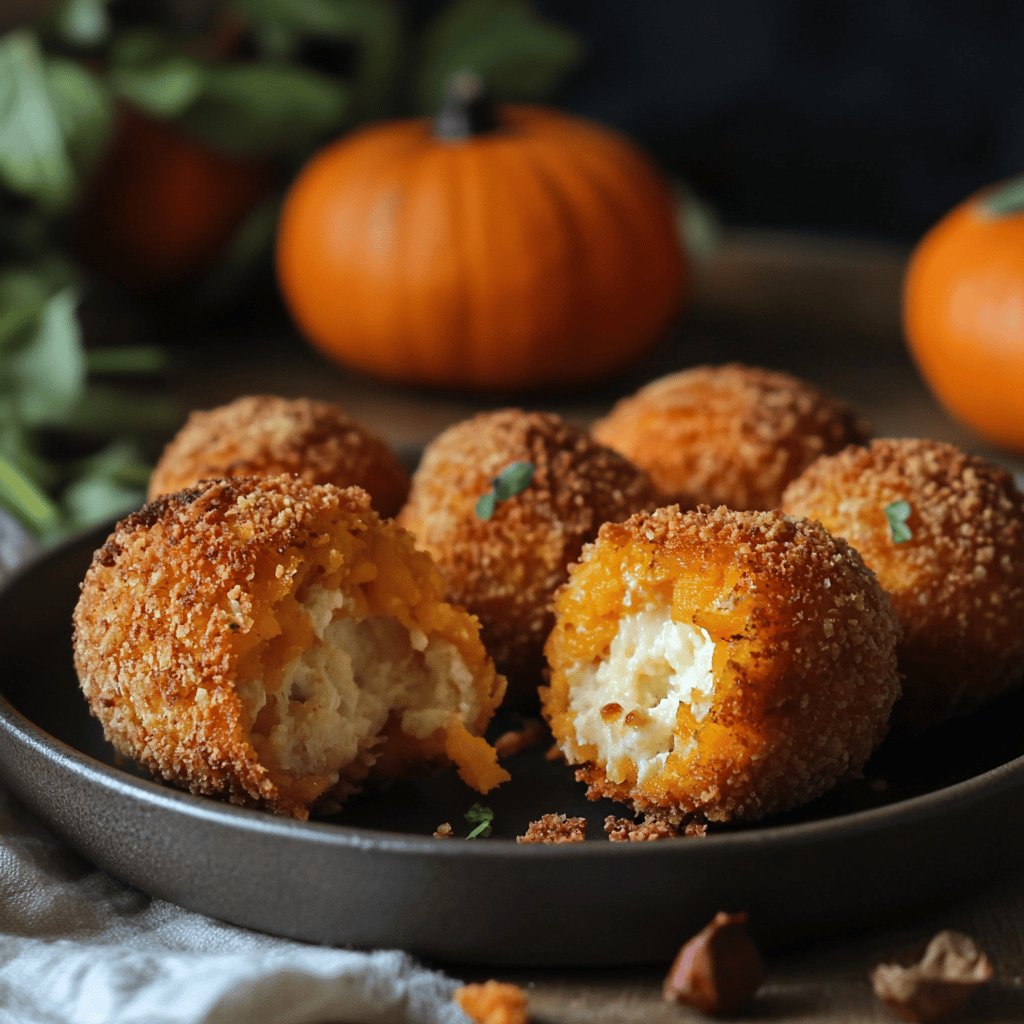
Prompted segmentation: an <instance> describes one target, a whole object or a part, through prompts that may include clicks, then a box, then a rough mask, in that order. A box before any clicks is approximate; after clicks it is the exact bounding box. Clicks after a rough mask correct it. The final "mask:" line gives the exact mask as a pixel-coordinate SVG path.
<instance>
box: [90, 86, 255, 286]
mask: <svg viewBox="0 0 1024 1024" xmlns="http://www.w3.org/2000/svg"><path fill="white" fill-rule="evenodd" d="M273 184H274V179H273V176H272V174H271V171H270V169H269V167H268V166H267V165H265V164H263V163H261V162H259V161H257V160H251V159H243V158H240V157H233V156H228V155H226V154H223V153H218V152H216V151H215V150H213V149H211V148H210V147H209V146H206V145H204V144H203V143H201V142H198V141H197V140H195V139H192V138H190V137H189V136H187V135H185V134H184V133H183V132H182V131H181V130H180V129H179V128H177V127H176V126H175V125H174V124H173V123H170V122H165V121H158V120H156V119H155V118H152V117H150V116H149V115H147V114H144V113H142V112H141V111H139V110H136V109H134V108H132V107H127V106H126V107H124V108H123V109H122V110H121V112H120V115H119V121H118V126H117V130H116V133H115V136H114V141H113V142H112V144H111V147H110V151H109V153H108V154H107V156H106V158H105V160H104V163H103V165H102V166H101V168H100V170H99V173H98V174H97V175H96V179H95V182H94V184H93V187H92V189H91V190H90V191H89V192H88V193H87V195H86V196H85V198H84V200H83V204H82V209H81V212H80V216H79V222H78V240H79V249H80V250H81V252H82V253H83V255H84V256H85V258H86V260H87V261H88V262H89V263H91V264H92V265H93V266H94V267H96V268H97V269H99V270H101V271H103V272H105V273H107V274H109V275H110V276H111V277H113V278H115V279H116V280H119V281H121V282H122V283H123V284H125V285H127V286H129V287H131V288H136V289H142V290H145V289H149V288H159V287H161V286H164V285H169V284H175V283H178V282H180V281H182V280H184V279H186V278H188V277H189V276H191V275H192V274H194V273H196V272H197V271H199V270H202V269H203V268H204V267H206V266H207V265H208V264H210V263H211V262H212V261H213V260H214V259H215V258H216V257H217V255H219V253H220V252H221V250H222V249H223V248H224V246H225V245H226V244H227V242H228V240H229V239H230V238H231V236H232V234H233V233H234V231H235V229H236V228H238V226H239V225H240V224H241V222H242V220H243V219H244V218H245V216H246V214H248V213H249V212H250V210H252V209H253V207H254V206H255V205H256V204H257V203H258V202H259V201H260V199H262V198H263V197H264V196H266V195H267V194H268V193H269V192H270V190H271V188H272V187H273Z"/></svg>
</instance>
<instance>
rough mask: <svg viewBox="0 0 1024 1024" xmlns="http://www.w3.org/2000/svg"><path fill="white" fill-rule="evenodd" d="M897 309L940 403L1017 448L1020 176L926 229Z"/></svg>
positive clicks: (1023, 279)
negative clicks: (928, 230)
mask: <svg viewBox="0 0 1024 1024" xmlns="http://www.w3.org/2000/svg"><path fill="white" fill-rule="evenodd" d="M903 310H904V325H905V328H906V333H907V338H908V340H909V342H910V348H911V351H912V352H913V354H914V358H915V359H916V361H917V364H918V367H919V368H920V370H921V373H922V375H923V376H924V378H925V380H926V381H927V382H928V384H929V385H930V386H931V388H932V390H933V391H934V393H935V395H936V397H937V398H938V399H939V401H940V402H941V403H942V404H943V405H944V406H945V407H946V409H947V410H949V412H950V413H952V414H953V415H954V416H955V417H957V418H958V419H960V420H962V421H963V422H964V423H965V424H967V426H969V427H971V428H972V429H973V430H975V431H977V433H979V434H980V435H981V436H982V437H985V438H987V439H988V440H990V441H993V442H995V443H996V444H999V445H1003V446H1005V447H1007V448H1012V449H1016V450H1018V451H1024V178H1018V179H1015V180H1014V181H1011V182H1009V183H1007V184H1004V185H1001V186H997V187H995V188H993V189H988V190H986V191H984V192H982V193H980V194H979V195H976V196H973V197H972V198H970V199H968V200H966V201H965V202H963V203H961V204H960V205H959V206H957V207H956V208H955V209H954V210H953V211H952V212H951V213H949V214H948V215H947V216H946V217H945V218H944V219H943V220H941V221H940V222H939V223H938V224H937V225H936V226H935V227H934V228H932V230H931V231H930V232H929V233H928V234H927V235H925V237H924V238H923V239H922V240H921V242H920V243H919V245H918V246H917V249H916V250H915V251H914V254H913V256H912V257H911V260H910V265H909V267H908V269H907V276H906V279H905V282H904V306H903Z"/></svg>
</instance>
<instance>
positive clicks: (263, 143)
mask: <svg viewBox="0 0 1024 1024" xmlns="http://www.w3.org/2000/svg"><path fill="white" fill-rule="evenodd" d="M348 104H349V87H348V86H347V85H346V84H345V83H344V82H341V81H339V80H337V79H333V78H328V77H327V76H326V75H320V74H317V73H316V72H314V71H309V70H307V69H305V68H301V67H295V66H290V65H287V64H279V63H274V62H262V63H251V64H236V65H221V66H219V67H211V68H210V69H209V70H208V72H207V75H206V82H205V87H204V89H203V92H202V95H201V96H200V97H199V99H198V100H197V101H196V102H195V103H194V104H193V105H192V106H191V107H190V108H189V110H188V111H187V112H186V114H185V115H184V117H183V118H182V124H183V126H184V127H185V128H186V129H187V130H188V131H190V132H191V133H192V134H194V135H196V136H198V137H199V138H201V139H203V140H205V141H206V142H208V143H209V144H210V145H211V146H215V147H217V148H218V149H222V150H225V151H227V152H231V153H236V154H239V155H249V156H280V155H287V154H291V153H298V152H306V151H308V150H309V149H310V148H311V147H313V146H315V145H316V144H317V143H319V142H320V141H321V140H322V139H323V138H324V137H325V136H328V135H331V134H335V133H337V132H338V131H339V130H340V129H341V127H342V126H343V125H344V120H345V114H346V111H347V109H348Z"/></svg>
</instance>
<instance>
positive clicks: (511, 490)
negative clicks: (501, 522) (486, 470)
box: [476, 462, 536, 519]
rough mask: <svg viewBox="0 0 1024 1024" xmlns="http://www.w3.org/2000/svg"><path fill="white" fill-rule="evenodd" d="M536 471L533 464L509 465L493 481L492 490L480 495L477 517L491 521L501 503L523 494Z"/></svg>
mask: <svg viewBox="0 0 1024 1024" xmlns="http://www.w3.org/2000/svg"><path fill="white" fill-rule="evenodd" d="M535 471H536V467H535V466H534V464H533V463H532V462H512V463H510V464H509V465H507V466H506V467H505V468H504V469H503V470H502V471H501V472H500V473H499V474H498V475H497V476H496V477H495V478H494V479H493V480H492V481H491V490H489V491H488V492H487V493H486V494H481V495H480V498H479V500H478V501H477V503H476V514H477V517H478V518H480V519H490V518H491V516H493V515H494V512H495V509H497V507H498V502H499V501H508V499H509V498H514V497H515V496H516V495H517V494H522V493H523V491H525V490H526V488H527V487H529V486H530V481H531V480H533V474H534V472H535Z"/></svg>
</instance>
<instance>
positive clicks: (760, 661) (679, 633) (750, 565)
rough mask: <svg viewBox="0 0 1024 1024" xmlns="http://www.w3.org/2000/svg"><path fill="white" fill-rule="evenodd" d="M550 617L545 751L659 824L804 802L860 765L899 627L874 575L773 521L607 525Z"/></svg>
mask: <svg viewBox="0 0 1024 1024" xmlns="http://www.w3.org/2000/svg"><path fill="white" fill-rule="evenodd" d="M555 613H556V624H555V628H554V631H553V632H552V634H551V637H550V639H549V640H548V643H547V647H546V653H547V657H548V661H549V663H550V666H551V684H550V686H549V687H546V688H543V689H542V690H541V696H542V706H543V712H544V715H545V717H546V718H547V720H548V722H549V724H550V725H551V730H552V733H553V734H554V736H555V739H556V740H557V741H558V743H559V745H560V746H561V749H562V751H563V752H564V754H565V756H566V759H567V761H568V762H569V763H570V764H575V765H580V766H582V767H581V768H580V772H579V776H578V777H581V778H582V779H583V781H585V782H586V783H587V784H588V786H589V795H590V796H591V797H592V798H595V799H596V798H598V797H603V796H606V797H611V798H612V799H618V800H622V801H624V802H627V803H629V804H631V805H632V807H633V809H634V811H636V812H637V813H649V814H652V815H656V816H658V817H660V818H663V819H667V820H668V821H674V822H680V821H683V820H687V819H693V820H698V821H700V820H707V821H730V820H735V819H742V820H755V819H758V818H762V817H764V816H765V815H767V814H770V813H774V812H776V811H782V810H785V809H788V808H791V807H795V806H798V805H799V804H802V803H805V802H807V801H808V800H811V799H813V798H814V797H816V796H818V795H819V794H821V793H823V792H824V791H825V790H827V789H828V788H829V787H831V786H832V785H833V784H834V783H835V782H837V781H838V780H840V779H842V778H845V777H848V776H851V775H854V774H856V773H858V772H859V771H860V769H861V768H862V767H863V765H864V763H865V762H866V761H867V758H868V756H869V755H870V754H871V752H872V751H873V750H874V749H875V747H876V746H877V745H878V743H879V742H880V741H881V739H882V737H883V736H884V735H885V732H886V729H887V727H888V721H889V713H890V710H891V708H892V705H893V702H894V701H895V700H896V697H897V695H898V693H899V677H898V675H897V671H896V641H897V636H898V628H899V627H898V625H897V622H896V619H895V616H894V614H893V611H892V608H891V606H890V604H889V601H888V598H887V597H886V596H885V594H884V593H883V592H882V590H881V588H880V587H879V586H878V584H877V582H876V581H875V578H874V576H873V575H872V574H871V572H870V571H869V570H868V569H866V568H865V566H864V564H863V562H862V561H861V559H860V556H859V555H858V554H857V553H856V552H855V551H854V550H853V549H851V548H850V547H849V546H848V545H847V544H846V543H845V542H844V541H841V540H836V539H834V538H833V537H831V536H830V535H829V534H828V533H827V532H826V531H825V530H824V529H823V528H822V527H821V526H820V525H819V524H817V523H812V522H808V521H806V520H800V519H794V518H791V517H788V516H784V515H782V514H781V513H779V512H736V511H731V510H729V509H726V508H724V507H720V508H717V509H709V508H707V507H702V508H700V509H697V510H695V511H689V512H681V511H680V510H679V508H678V506H670V507H668V508H661V509H658V510H657V511H656V512H654V513H653V514H645V513H642V514H638V515H635V516H633V517H632V518H631V519H629V520H628V521H627V522H625V523H621V524H617V525H613V524H609V525H606V526H604V527H602V528H601V531H600V533H599V535H598V539H597V541H596V542H595V543H593V544H590V545H588V546H587V547H586V548H585V549H584V551H583V555H582V558H581V560H580V562H579V563H578V564H577V565H575V566H574V567H573V569H572V571H571V573H570V577H569V581H568V583H567V584H566V585H565V586H564V587H563V588H562V589H561V590H560V591H559V594H558V596H557V598H556V602H555ZM636 621H646V622H653V623H654V628H652V629H650V630H647V631H646V632H643V631H641V632H639V633H634V632H631V631H630V629H628V628H626V627H627V626H629V625H630V623H635V622H636ZM623 637H625V638H627V640H628V649H627V650H626V652H625V655H623V654H622V653H621V651H620V650H619V648H620V645H621V643H622V640H623ZM678 637H683V638H691V639H692V638H696V637H703V638H704V639H703V640H701V641H700V643H696V642H695V643H694V646H693V647H692V648H686V647H685V646H682V647H673V646H672V645H671V643H670V641H673V639H674V638H678ZM661 650H664V651H665V652H667V653H665V654H659V653H658V652H659V651H661ZM687 651H689V652H690V653H689V655H687ZM680 652H681V653H680ZM703 656H706V660H705V661H704V662H703V663H702V665H703V667H701V665H700V664H699V662H700V658H701V657H703ZM687 657H690V662H687V660H686V659H687ZM668 658H674V659H675V660H674V661H673V662H671V663H670V662H669V660H666V659H668ZM597 708H599V715H598V714H595V712H596V709H597ZM595 723H596V724H595Z"/></svg>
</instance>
